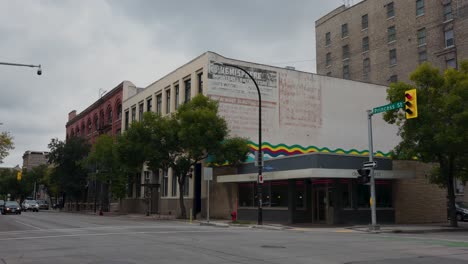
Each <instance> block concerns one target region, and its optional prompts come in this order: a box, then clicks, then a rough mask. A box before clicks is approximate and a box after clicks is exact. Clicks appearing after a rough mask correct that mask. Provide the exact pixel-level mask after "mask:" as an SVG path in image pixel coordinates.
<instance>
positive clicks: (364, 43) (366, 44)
mask: <svg viewBox="0 0 468 264" xmlns="http://www.w3.org/2000/svg"><path fill="white" fill-rule="evenodd" d="M368 50H369V37H363V38H362V52H366V51H368Z"/></svg>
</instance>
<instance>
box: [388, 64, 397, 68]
mask: <svg viewBox="0 0 468 264" xmlns="http://www.w3.org/2000/svg"><path fill="white" fill-rule="evenodd" d="M396 66H397V64H396V63H395V64H390V66H389V67H390V68H393V67H396Z"/></svg>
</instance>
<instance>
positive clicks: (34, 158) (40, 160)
mask: <svg viewBox="0 0 468 264" xmlns="http://www.w3.org/2000/svg"><path fill="white" fill-rule="evenodd" d="M48 154H49V152H46V151H30V150H28V151H26V152H24V154H23V168H24V169H27V170H31V169H32V168H34V167H37V166H39V165H44V164H47V162H48V160H47V155H48Z"/></svg>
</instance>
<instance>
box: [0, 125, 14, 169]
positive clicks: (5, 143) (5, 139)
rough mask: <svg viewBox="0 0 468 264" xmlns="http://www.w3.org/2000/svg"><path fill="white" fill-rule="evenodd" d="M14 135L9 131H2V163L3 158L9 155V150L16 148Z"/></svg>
mask: <svg viewBox="0 0 468 264" xmlns="http://www.w3.org/2000/svg"><path fill="white" fill-rule="evenodd" d="M14 148H15V145H14V144H13V137H11V136H10V134H9V133H8V132H2V133H0V164H1V163H3V159H4V158H5V157H6V156H8V154H9V151H10V150H12V149H14Z"/></svg>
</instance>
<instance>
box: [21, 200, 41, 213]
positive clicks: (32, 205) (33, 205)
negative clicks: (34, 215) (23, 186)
mask: <svg viewBox="0 0 468 264" xmlns="http://www.w3.org/2000/svg"><path fill="white" fill-rule="evenodd" d="M21 207H22V208H23V211H33V212H39V204H38V203H37V202H36V200H24V202H23V204H22V206H21Z"/></svg>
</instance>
